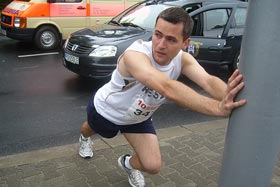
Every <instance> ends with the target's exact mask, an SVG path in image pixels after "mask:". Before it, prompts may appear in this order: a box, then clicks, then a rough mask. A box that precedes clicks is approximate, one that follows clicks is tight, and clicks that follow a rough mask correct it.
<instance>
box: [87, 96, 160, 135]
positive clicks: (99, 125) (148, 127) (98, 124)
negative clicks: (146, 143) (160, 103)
mask: <svg viewBox="0 0 280 187" xmlns="http://www.w3.org/2000/svg"><path fill="white" fill-rule="evenodd" d="M87 120H88V124H89V126H90V127H91V128H92V129H93V130H94V131H95V132H96V133H97V134H99V135H101V136H102V137H104V138H113V137H114V136H116V135H117V134H118V132H121V133H148V134H156V131H155V129H154V127H153V123H152V119H151V118H149V119H147V120H146V121H143V122H141V123H137V124H130V125H116V124H114V123H112V122H110V121H108V120H107V119H105V118H104V117H103V116H101V115H100V114H99V113H97V111H96V109H95V106H94V104H93V99H91V100H90V101H89V103H88V106H87Z"/></svg>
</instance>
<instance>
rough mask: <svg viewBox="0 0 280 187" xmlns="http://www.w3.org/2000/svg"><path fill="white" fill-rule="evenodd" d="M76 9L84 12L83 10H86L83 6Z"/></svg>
mask: <svg viewBox="0 0 280 187" xmlns="http://www.w3.org/2000/svg"><path fill="white" fill-rule="evenodd" d="M77 9H78V10H85V9H86V7H83V6H78V7H77Z"/></svg>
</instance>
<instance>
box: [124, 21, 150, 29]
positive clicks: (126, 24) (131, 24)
mask: <svg viewBox="0 0 280 187" xmlns="http://www.w3.org/2000/svg"><path fill="white" fill-rule="evenodd" d="M121 25H122V26H131V27H137V28H140V29H142V30H145V29H143V28H142V27H140V26H139V25H136V24H134V23H131V22H124V23H121Z"/></svg>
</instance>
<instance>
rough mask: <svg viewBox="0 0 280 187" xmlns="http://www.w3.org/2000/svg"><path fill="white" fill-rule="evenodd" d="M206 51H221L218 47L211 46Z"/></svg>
mask: <svg viewBox="0 0 280 187" xmlns="http://www.w3.org/2000/svg"><path fill="white" fill-rule="evenodd" d="M208 50H209V51H215V52H216V51H221V49H220V48H219V47H215V46H211V47H208Z"/></svg>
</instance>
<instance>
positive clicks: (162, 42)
mask: <svg viewBox="0 0 280 187" xmlns="http://www.w3.org/2000/svg"><path fill="white" fill-rule="evenodd" d="M159 47H160V48H165V47H166V41H165V39H164V38H162V39H160V41H159Z"/></svg>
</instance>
